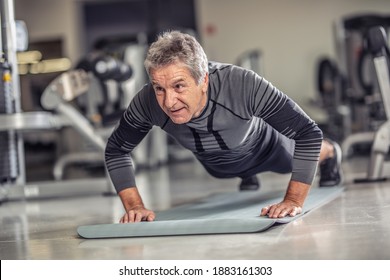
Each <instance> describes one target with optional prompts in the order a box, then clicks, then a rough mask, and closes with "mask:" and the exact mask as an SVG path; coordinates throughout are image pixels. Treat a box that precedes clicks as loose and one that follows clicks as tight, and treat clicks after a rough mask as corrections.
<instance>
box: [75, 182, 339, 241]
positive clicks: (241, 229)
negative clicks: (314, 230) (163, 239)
mask: <svg viewBox="0 0 390 280" xmlns="http://www.w3.org/2000/svg"><path fill="white" fill-rule="evenodd" d="M342 191H343V188H342V187H332V188H313V189H312V190H311V191H310V193H309V195H308V197H307V199H306V201H305V205H304V207H303V211H302V213H301V214H299V215H297V216H295V217H285V218H281V219H270V218H268V217H260V216H259V214H260V211H261V209H262V208H263V207H264V206H267V205H269V204H272V203H277V202H280V201H281V200H282V198H283V196H284V192H273V193H262V192H261V191H260V192H250V191H248V192H229V193H222V194H216V195H213V196H210V197H208V198H205V199H203V200H201V201H199V202H195V203H192V204H186V205H183V206H179V207H175V208H172V209H169V210H166V211H162V212H159V213H156V220H155V221H154V222H141V223H128V224H119V223H118V224H98V225H86V226H80V227H78V229H77V232H78V234H79V235H80V236H81V237H83V238H119V237H149V236H170V235H193V234H225V233H254V232H261V231H264V230H267V229H268V228H270V227H272V226H273V225H275V224H280V223H289V222H291V221H293V220H295V219H297V218H299V217H301V216H303V215H305V214H306V213H308V212H309V211H311V210H313V209H315V208H317V207H320V206H321V205H323V204H325V203H327V202H329V201H331V200H333V199H335V198H336V197H338V196H339V195H340V194H341V193H342Z"/></svg>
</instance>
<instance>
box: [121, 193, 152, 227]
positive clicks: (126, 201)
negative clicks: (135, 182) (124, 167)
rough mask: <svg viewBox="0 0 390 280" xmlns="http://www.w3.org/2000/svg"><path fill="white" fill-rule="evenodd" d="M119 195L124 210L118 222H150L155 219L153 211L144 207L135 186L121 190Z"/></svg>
mask: <svg viewBox="0 0 390 280" xmlns="http://www.w3.org/2000/svg"><path fill="white" fill-rule="evenodd" d="M119 197H120V198H121V200H122V204H123V207H124V208H125V211H126V213H125V214H124V215H123V217H122V218H121V219H120V223H134V222H141V221H148V222H151V221H153V220H154V219H155V216H156V215H155V214H154V212H153V211H151V210H148V209H146V208H145V206H144V203H143V202H142V198H141V196H140V194H139V192H138V189H137V187H131V188H126V189H123V190H121V191H120V192H119Z"/></svg>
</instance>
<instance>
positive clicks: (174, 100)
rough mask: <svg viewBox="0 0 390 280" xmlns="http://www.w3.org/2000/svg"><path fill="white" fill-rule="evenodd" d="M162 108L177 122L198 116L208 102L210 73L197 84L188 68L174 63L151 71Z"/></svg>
mask: <svg viewBox="0 0 390 280" xmlns="http://www.w3.org/2000/svg"><path fill="white" fill-rule="evenodd" d="M150 76H151V81H152V85H153V89H154V92H155V93H156V97H157V101H158V104H159V105H160V107H161V109H163V111H164V112H165V113H166V114H167V115H168V116H169V118H170V119H171V120H172V121H173V122H174V123H176V124H183V123H187V122H189V121H190V120H191V119H192V118H196V117H198V116H199V115H200V114H201V112H202V110H203V108H204V107H205V105H206V102H207V87H208V75H206V77H205V78H204V80H203V81H202V82H201V83H200V84H199V85H197V84H196V81H195V79H194V78H193V77H192V76H191V74H190V71H189V70H188V68H187V67H186V66H185V65H184V64H182V63H173V64H170V65H167V66H164V67H161V68H157V69H152V70H151V71H150Z"/></svg>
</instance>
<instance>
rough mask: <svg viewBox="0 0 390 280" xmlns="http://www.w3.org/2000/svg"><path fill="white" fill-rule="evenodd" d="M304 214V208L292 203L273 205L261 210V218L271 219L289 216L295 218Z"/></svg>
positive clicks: (283, 202)
mask: <svg viewBox="0 0 390 280" xmlns="http://www.w3.org/2000/svg"><path fill="white" fill-rule="evenodd" d="M300 213H302V207H301V206H300V205H297V204H296V203H294V202H292V201H284V200H283V201H282V202H280V203H276V204H272V205H269V206H266V207H264V208H263V209H261V214H260V215H261V216H266V215H268V217H269V218H275V219H277V218H283V217H286V216H287V215H288V216H290V217H294V216H295V215H297V214H300Z"/></svg>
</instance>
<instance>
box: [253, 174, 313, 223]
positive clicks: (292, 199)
mask: <svg viewBox="0 0 390 280" xmlns="http://www.w3.org/2000/svg"><path fill="white" fill-rule="evenodd" d="M309 190H310V185H308V184H305V183H301V182H298V181H290V183H289V185H288V188H287V191H286V195H285V196H284V199H283V201H282V202H279V203H276V204H272V205H269V206H266V207H264V208H263V209H261V214H260V215H261V216H266V215H268V217H269V218H283V217H285V216H287V215H288V216H291V217H293V216H295V215H297V214H300V213H302V207H303V204H304V202H305V199H306V197H307V195H308V193H309Z"/></svg>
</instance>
